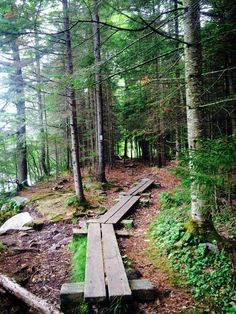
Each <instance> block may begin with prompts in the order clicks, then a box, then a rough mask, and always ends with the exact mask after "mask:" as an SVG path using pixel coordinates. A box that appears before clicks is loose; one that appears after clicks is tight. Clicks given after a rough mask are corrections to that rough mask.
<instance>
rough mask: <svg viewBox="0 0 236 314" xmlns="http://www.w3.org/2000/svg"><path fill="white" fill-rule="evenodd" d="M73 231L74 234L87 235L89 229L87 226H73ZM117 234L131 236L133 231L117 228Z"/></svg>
mask: <svg viewBox="0 0 236 314" xmlns="http://www.w3.org/2000/svg"><path fill="white" fill-rule="evenodd" d="M72 232H73V235H74V236H79V235H87V234H88V229H87V228H73V229H72ZM115 234H116V235H117V236H119V237H130V236H132V235H133V232H132V231H131V230H127V229H118V230H115Z"/></svg>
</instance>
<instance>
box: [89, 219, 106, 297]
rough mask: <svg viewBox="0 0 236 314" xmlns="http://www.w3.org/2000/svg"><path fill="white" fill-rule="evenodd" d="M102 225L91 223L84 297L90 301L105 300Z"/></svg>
mask: <svg viewBox="0 0 236 314" xmlns="http://www.w3.org/2000/svg"><path fill="white" fill-rule="evenodd" d="M100 226H101V225H100V224H98V223H92V224H89V227H88V243H87V255H86V270H85V285H84V299H85V300H88V301H95V302H98V301H104V300H105V298H106V287H105V278H104V267H103V255H102V242H101V227H100Z"/></svg>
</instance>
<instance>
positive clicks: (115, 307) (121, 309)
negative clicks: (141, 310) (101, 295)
mask: <svg viewBox="0 0 236 314" xmlns="http://www.w3.org/2000/svg"><path fill="white" fill-rule="evenodd" d="M105 313H106V314H124V313H130V312H129V306H128V304H127V302H125V300H124V298H122V297H116V298H114V299H112V301H111V302H110V304H109V305H108V306H107V307H106V308H105Z"/></svg>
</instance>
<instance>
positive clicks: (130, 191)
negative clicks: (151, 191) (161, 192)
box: [127, 178, 149, 195]
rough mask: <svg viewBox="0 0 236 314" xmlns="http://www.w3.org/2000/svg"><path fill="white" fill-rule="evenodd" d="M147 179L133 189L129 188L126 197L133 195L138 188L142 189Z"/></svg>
mask: <svg viewBox="0 0 236 314" xmlns="http://www.w3.org/2000/svg"><path fill="white" fill-rule="evenodd" d="M147 180H149V179H147V178H144V179H142V180H141V181H140V182H139V183H138V184H136V185H135V186H134V187H133V188H131V189H130V190H129V191H128V192H127V195H135V194H134V193H135V192H136V191H137V190H138V189H139V188H140V187H142V186H143V185H144V184H145V183H146V182H147Z"/></svg>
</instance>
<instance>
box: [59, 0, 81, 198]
mask: <svg viewBox="0 0 236 314" xmlns="http://www.w3.org/2000/svg"><path fill="white" fill-rule="evenodd" d="M62 4H63V15H64V20H63V22H64V29H65V33H64V36H65V45H66V51H65V52H66V70H67V74H68V75H69V76H70V79H71V78H72V76H73V73H74V69H73V60H72V49H71V35H70V30H69V27H70V23H69V15H68V3H67V0H62ZM68 85H69V86H68V88H67V95H68V103H69V110H70V129H71V157H72V166H73V173H74V184H75V193H76V195H77V196H78V197H79V199H80V201H84V200H85V197H84V192H83V185H82V176H81V170H80V160H79V142H78V126H77V111H76V99H75V90H74V88H73V87H72V86H71V83H69V84H68Z"/></svg>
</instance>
